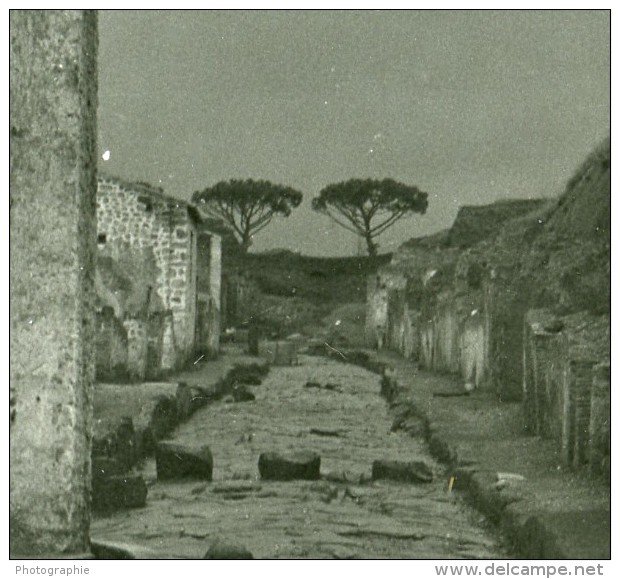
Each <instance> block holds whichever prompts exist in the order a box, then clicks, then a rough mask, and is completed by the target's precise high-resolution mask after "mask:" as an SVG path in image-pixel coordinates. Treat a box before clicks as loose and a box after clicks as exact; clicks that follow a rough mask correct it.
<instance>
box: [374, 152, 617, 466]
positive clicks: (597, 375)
mask: <svg viewBox="0 0 620 579" xmlns="http://www.w3.org/2000/svg"><path fill="white" fill-rule="evenodd" d="M610 193H611V183H610V146H609V140H607V141H606V142H604V143H603V144H602V145H601V146H600V147H599V148H597V149H596V150H595V151H594V152H593V153H592V154H591V155H590V156H589V158H588V159H587V160H586V161H585V163H584V164H583V165H582V167H581V168H580V169H579V171H577V173H576V174H575V176H574V177H573V179H571V181H570V182H569V184H568V185H567V188H566V191H565V192H564V194H563V195H562V196H560V197H559V198H558V199H548V200H545V201H503V202H498V203H494V204H492V205H487V206H480V207H466V208H462V209H461V211H460V212H459V214H458V216H457V219H456V221H455V224H454V225H453V227H452V228H451V229H450V230H448V231H445V232H442V233H441V234H438V235H435V236H432V237H428V238H419V239H413V240H411V241H409V242H407V243H405V244H404V245H403V246H402V247H401V248H400V249H399V250H398V251H397V252H396V253H395V255H394V257H393V259H392V262H391V263H390V264H389V265H388V266H386V267H384V268H382V269H381V270H379V272H378V274H377V275H375V276H372V278H371V279H369V282H368V296H367V316H366V337H367V342H368V345H370V346H373V347H385V348H390V349H393V350H396V351H398V352H400V353H401V354H403V355H404V356H406V357H408V358H413V359H416V360H417V361H418V362H419V365H420V367H421V368H423V369H428V370H433V371H439V372H449V373H453V374H455V375H457V376H459V377H460V379H461V384H462V385H463V387H464V389H465V390H475V389H478V390H483V391H488V392H491V393H493V394H495V395H496V396H497V397H498V399H499V400H500V401H502V402H520V403H521V404H522V405H523V425H524V428H525V429H526V430H527V431H528V432H531V433H533V434H537V435H540V436H543V437H548V438H551V439H553V440H555V441H556V443H557V445H558V450H559V451H560V454H561V456H562V457H563V460H564V463H565V464H567V465H572V466H582V465H588V467H589V469H590V470H591V471H593V472H597V473H602V474H605V475H606V476H607V477H608V476H609V465H610V438H609V437H610V402H609V401H610V374H609V368H610V366H609V356H610V350H609V344H610V296H611V288H610V271H611V267H610V245H611V243H610V223H611V219H610V215H611V214H610V199H611V195H610Z"/></svg>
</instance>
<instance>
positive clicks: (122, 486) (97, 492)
mask: <svg viewBox="0 0 620 579" xmlns="http://www.w3.org/2000/svg"><path fill="white" fill-rule="evenodd" d="M147 492H148V490H147V488H146V483H145V482H144V479H143V478H142V476H140V475H130V474H126V475H117V474H115V475H110V476H105V477H93V481H92V507H93V510H95V511H99V512H107V511H112V510H115V509H130V508H137V507H143V506H144V505H145V504H146V495H147Z"/></svg>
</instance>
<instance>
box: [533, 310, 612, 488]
mask: <svg viewBox="0 0 620 579" xmlns="http://www.w3.org/2000/svg"><path fill="white" fill-rule="evenodd" d="M608 326H609V319H608V318H607V317H606V316H602V317H596V316H591V315H588V314H583V313H582V314H576V315H570V316H564V317H558V316H556V315H554V314H552V313H551V312H550V311H548V310H530V311H529V312H528V313H527V315H526V320H525V327H524V340H523V341H524V351H523V367H524V372H523V407H524V419H525V426H526V428H527V429H528V430H529V431H530V432H531V433H532V434H536V435H538V436H542V437H544V438H550V439H552V440H555V441H556V443H557V445H558V450H559V452H560V455H561V457H562V461H563V462H564V464H565V465H567V466H574V467H580V466H582V465H584V464H589V466H590V470H591V471H592V472H593V473H596V474H603V475H605V476H606V477H607V478H608V479H609V476H610V471H609V468H610V459H609V456H610V435H609V433H610V428H609V426H610V417H611V405H610V376H609V362H608V361H603V362H600V353H601V351H605V344H604V343H601V342H605V341H606V338H605V335H606V334H607V328H608Z"/></svg>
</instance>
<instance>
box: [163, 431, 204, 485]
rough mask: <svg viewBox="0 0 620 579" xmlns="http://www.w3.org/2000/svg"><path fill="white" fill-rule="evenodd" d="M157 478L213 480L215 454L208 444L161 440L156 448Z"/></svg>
mask: <svg viewBox="0 0 620 579" xmlns="http://www.w3.org/2000/svg"><path fill="white" fill-rule="evenodd" d="M155 462H156V465H157V479H158V480H170V479H200V480H208V481H210V480H213V455H212V454H211V450H210V449H209V447H208V446H196V447H192V446H185V445H181V444H176V443H174V442H167V441H163V442H159V443H157V447H156V449H155Z"/></svg>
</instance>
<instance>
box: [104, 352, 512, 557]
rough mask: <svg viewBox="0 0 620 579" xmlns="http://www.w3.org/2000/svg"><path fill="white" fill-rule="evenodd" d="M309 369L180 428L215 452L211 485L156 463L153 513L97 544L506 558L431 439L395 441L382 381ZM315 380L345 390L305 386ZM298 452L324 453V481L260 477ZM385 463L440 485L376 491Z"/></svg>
mask: <svg viewBox="0 0 620 579" xmlns="http://www.w3.org/2000/svg"><path fill="white" fill-rule="evenodd" d="M300 362H301V364H300V365H299V366H296V367H290V368H289V367H279V368H272V369H271V372H270V374H269V375H268V376H267V378H265V380H264V381H263V384H262V385H260V386H255V387H251V390H252V392H253V393H254V394H255V395H256V400H255V401H253V402H242V403H226V402H223V401H221V402H216V403H213V404H212V405H210V406H207V407H205V408H202V409H200V410H199V411H197V412H196V413H195V414H194V415H193V416H192V417H191V418H190V420H189V421H188V422H187V423H185V424H183V425H181V426H180V427H179V428H177V430H176V431H175V433H174V435H173V437H172V438H173V440H174V441H175V443H179V444H184V443H187V444H189V443H191V444H207V445H208V446H209V447H210V448H211V451H212V453H213V457H214V468H213V482H211V483H202V482H199V481H187V482H177V481H174V482H165V483H163V482H157V481H156V473H155V467H154V463H153V461H149V462H148V463H147V464H146V465H145V467H144V471H143V474H144V476H145V478H146V479H147V480H148V481H149V485H150V488H149V496H148V500H147V505H146V507H144V508H142V509H136V510H133V511H126V512H119V513H116V514H113V515H111V516H109V517H107V518H100V519H96V520H95V521H93V523H92V534H93V536H95V537H96V538H99V537H100V538H102V539H105V540H107V541H116V542H119V541H126V542H128V543H132V544H136V545H140V546H141V547H143V548H144V549H150V550H151V551H152V550H159V551H160V552H161V553H163V554H165V556H166V557H171V558H201V557H202V556H203V555H204V554H205V552H206V551H207V549H208V548H209V546H210V545H211V544H212V543H213V542H215V541H216V540H218V539H220V540H225V541H228V542H233V543H235V544H239V545H242V546H245V547H246V548H248V549H249V550H250V551H251V552H252V553H253V555H254V557H255V558H336V559H350V558H436V559H469V558H501V557H503V556H505V552H504V551H503V549H502V547H501V545H500V544H499V541H498V539H496V538H495V537H494V536H493V535H492V534H490V533H489V529H488V528H487V527H486V526H485V525H484V523H483V521H482V520H481V519H480V517H479V516H478V515H477V514H476V513H475V512H474V511H472V510H470V509H469V508H468V507H467V506H465V505H464V504H463V503H462V502H461V501H460V500H459V499H458V498H457V497H456V496H455V494H454V493H452V494H449V493H448V489H447V480H445V479H446V477H445V474H444V471H443V468H442V467H441V466H440V465H439V464H437V463H436V462H435V461H433V460H432V459H431V458H430V456H429V454H428V452H427V449H426V447H425V444H424V443H423V441H422V440H417V439H414V438H411V437H409V436H407V435H406V434H403V433H392V432H390V427H391V424H392V420H393V417H392V416H391V415H390V414H389V409H388V407H387V404H386V403H385V402H384V400H383V399H382V398H380V396H379V389H380V386H379V378H378V377H377V376H376V375H375V374H371V373H370V372H368V371H366V370H364V369H362V368H359V367H355V366H349V365H344V364H340V363H337V362H334V361H331V360H327V359H322V358H308V357H301V359H300ZM307 381H315V382H319V383H321V384H325V383H328V382H329V383H333V384H338V385H339V389H337V390H329V389H317V388H306V387H305V384H306V382H307ZM312 429H316V430H320V431H329V432H338V434H339V435H338V436H322V435H320V434H315V433H312V432H311V430H312ZM296 450H311V451H314V452H317V453H319V454H320V455H321V473H322V475H323V479H322V480H319V481H291V482H278V481H264V480H261V479H260V476H259V473H258V457H259V455H260V453H261V452H268V451H274V452H288V451H296ZM379 458H384V459H394V460H408V461H409V460H423V461H424V462H426V463H427V464H428V465H429V466H430V467H431V469H432V471H433V473H434V481H433V482H432V483H426V484H406V483H396V482H392V481H376V482H372V481H371V480H370V475H371V467H372V462H373V460H375V459H379ZM327 478H329V479H331V480H327Z"/></svg>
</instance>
